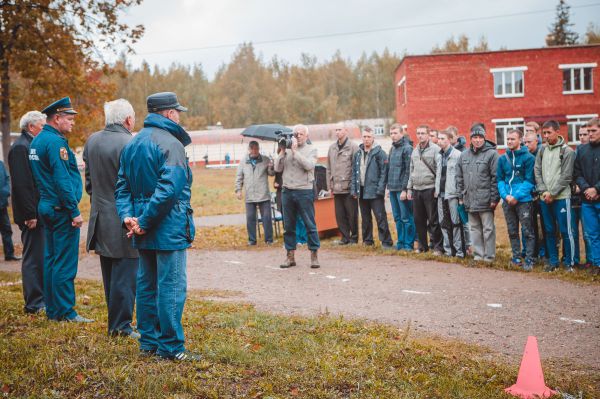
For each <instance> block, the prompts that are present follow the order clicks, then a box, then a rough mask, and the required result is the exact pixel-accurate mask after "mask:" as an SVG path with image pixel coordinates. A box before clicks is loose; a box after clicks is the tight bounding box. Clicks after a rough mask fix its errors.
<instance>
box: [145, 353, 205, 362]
mask: <svg viewBox="0 0 600 399" xmlns="http://www.w3.org/2000/svg"><path fill="white" fill-rule="evenodd" d="M156 355H157V356H158V357H160V358H161V359H165V360H175V361H177V362H197V361H200V360H202V356H200V354H199V353H195V352H190V351H188V350H185V351H183V352H179V353H176V354H174V355H159V354H158V353H157V354H156Z"/></svg>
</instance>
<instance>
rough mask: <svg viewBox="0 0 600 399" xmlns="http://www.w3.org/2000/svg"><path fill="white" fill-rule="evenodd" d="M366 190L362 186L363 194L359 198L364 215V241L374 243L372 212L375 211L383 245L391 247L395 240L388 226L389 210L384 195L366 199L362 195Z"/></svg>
mask: <svg viewBox="0 0 600 399" xmlns="http://www.w3.org/2000/svg"><path fill="white" fill-rule="evenodd" d="M364 191H365V190H364V189H363V188H362V187H361V190H360V192H361V195H360V198H359V200H358V204H359V206H360V215H361V217H362V237H363V243H365V244H367V245H373V217H372V216H371V212H373V215H375V221H376V222H377V230H378V233H379V241H381V245H383V246H386V247H391V246H392V245H393V242H392V235H391V234H390V227H389V226H388V221H387V212H386V211H385V200H384V199H383V197H379V196H378V197H377V198H373V199H364V198H363V197H362V193H363V192H364Z"/></svg>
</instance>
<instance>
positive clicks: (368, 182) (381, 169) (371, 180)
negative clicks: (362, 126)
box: [350, 144, 388, 199]
mask: <svg viewBox="0 0 600 399" xmlns="http://www.w3.org/2000/svg"><path fill="white" fill-rule="evenodd" d="M358 148H359V150H358V151H357V152H356V154H354V161H353V162H352V183H351V185H350V194H352V195H356V196H360V188H361V187H360V164H361V163H362V162H363V160H364V153H365V147H364V144H361V145H360V146H359V147H358ZM387 162H388V161H387V155H386V154H385V151H383V149H382V148H381V146H380V145H378V144H375V145H374V146H373V147H372V148H371V150H370V151H369V153H368V155H367V159H366V166H367V169H366V170H365V181H364V183H365V184H364V186H363V188H364V190H365V191H364V193H362V198H363V199H375V198H377V197H382V196H383V195H384V194H385V184H386V177H387Z"/></svg>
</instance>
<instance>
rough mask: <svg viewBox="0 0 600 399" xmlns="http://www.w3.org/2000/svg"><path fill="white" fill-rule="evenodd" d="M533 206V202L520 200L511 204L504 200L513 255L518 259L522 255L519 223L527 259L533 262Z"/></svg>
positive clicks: (503, 204)
mask: <svg viewBox="0 0 600 399" xmlns="http://www.w3.org/2000/svg"><path fill="white" fill-rule="evenodd" d="M532 208H533V203H532V202H518V203H517V205H514V206H513V205H509V204H508V203H507V202H506V201H503V202H502V210H503V211H504V218H505V219H506V228H507V230H508V238H509V239H510V247H511V249H512V257H513V258H515V259H516V258H519V257H520V256H521V240H519V225H521V234H522V235H523V237H522V239H523V240H522V241H523V242H524V246H525V259H526V260H527V261H528V262H533V260H534V258H535V234H534V233H533V226H532V223H531V222H532V218H531V210H532Z"/></svg>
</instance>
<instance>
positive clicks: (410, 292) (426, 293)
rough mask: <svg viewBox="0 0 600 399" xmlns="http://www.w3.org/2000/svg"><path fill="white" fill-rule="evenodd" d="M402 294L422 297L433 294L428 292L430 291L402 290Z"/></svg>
mask: <svg viewBox="0 0 600 399" xmlns="http://www.w3.org/2000/svg"><path fill="white" fill-rule="evenodd" d="M402 292H406V293H407V294H420V295H428V294H431V292H428V291H413V290H402Z"/></svg>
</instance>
